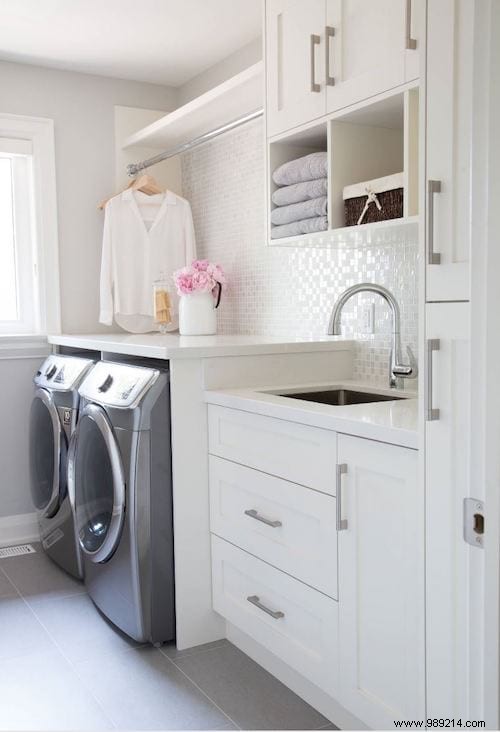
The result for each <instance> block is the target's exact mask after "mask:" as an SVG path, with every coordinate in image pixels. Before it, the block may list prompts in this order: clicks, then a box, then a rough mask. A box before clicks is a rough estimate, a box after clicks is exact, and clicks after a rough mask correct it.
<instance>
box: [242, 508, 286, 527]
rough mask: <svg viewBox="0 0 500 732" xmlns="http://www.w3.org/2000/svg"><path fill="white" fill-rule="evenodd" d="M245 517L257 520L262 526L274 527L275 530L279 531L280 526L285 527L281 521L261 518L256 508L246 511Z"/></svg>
mask: <svg viewBox="0 0 500 732" xmlns="http://www.w3.org/2000/svg"><path fill="white" fill-rule="evenodd" d="M245 516H250V518H253V519H255V520H256V521H260V522H261V523H262V524H266V526H272V528H273V529H277V528H278V527H279V526H283V524H282V523H281V521H271V519H267V518H265V517H264V516H261V515H260V514H259V513H258V512H257V511H256V510H255V508H249V509H247V510H246V511H245Z"/></svg>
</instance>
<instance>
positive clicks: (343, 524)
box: [335, 463, 347, 531]
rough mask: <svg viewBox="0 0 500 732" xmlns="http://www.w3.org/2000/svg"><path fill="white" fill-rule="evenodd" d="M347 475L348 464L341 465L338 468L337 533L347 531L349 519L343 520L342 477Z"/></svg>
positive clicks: (336, 494)
mask: <svg viewBox="0 0 500 732" xmlns="http://www.w3.org/2000/svg"><path fill="white" fill-rule="evenodd" d="M346 473H347V464H346V463H340V464H339V465H337V466H336V474H337V481H336V491H335V499H336V524H337V531H345V530H346V529H347V519H343V518H342V476H343V475H345V474H346Z"/></svg>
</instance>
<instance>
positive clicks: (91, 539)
mask: <svg viewBox="0 0 500 732" xmlns="http://www.w3.org/2000/svg"><path fill="white" fill-rule="evenodd" d="M68 481H69V494H70V499H71V504H72V507H73V512H74V517H75V526H76V532H77V536H78V540H79V542H80V546H81V548H82V551H83V552H84V554H86V556H87V557H88V558H89V559H90V560H91V561H93V562H96V563H97V562H105V561H107V560H108V559H109V558H110V557H111V556H112V555H113V553H114V552H115V550H116V547H117V546H118V543H119V541H120V536H121V532H122V527H123V520H124V516H125V478H124V471H123V464H122V459H121V454H120V449H119V447H118V444H117V442H116V438H115V435H114V432H113V428H112V426H111V423H110V421H109V419H108V417H107V415H106V413H105V411H104V410H103V409H102V408H101V407H99V406H98V405H96V404H89V405H87V406H86V407H85V408H84V410H83V412H82V414H81V416H80V419H79V421H78V427H77V429H76V431H75V433H74V437H73V440H72V443H71V447H70V454H69V459H68Z"/></svg>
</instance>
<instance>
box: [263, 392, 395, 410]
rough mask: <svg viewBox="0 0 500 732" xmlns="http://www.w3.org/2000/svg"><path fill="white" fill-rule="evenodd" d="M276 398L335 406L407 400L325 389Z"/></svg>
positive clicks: (284, 394)
mask: <svg viewBox="0 0 500 732" xmlns="http://www.w3.org/2000/svg"><path fill="white" fill-rule="evenodd" d="M276 396H283V397H287V398H288V399H301V400H303V401H306V402H317V403H318V404H332V405H334V406H345V405H347V404H368V403H370V402H392V401H396V400H400V399H405V398H406V397H402V396H393V395H392V394H391V395H390V396H389V395H387V394H376V393H373V392H368V391H354V390H353V389H325V390H324V391H304V392H292V393H282V394H277V395H276Z"/></svg>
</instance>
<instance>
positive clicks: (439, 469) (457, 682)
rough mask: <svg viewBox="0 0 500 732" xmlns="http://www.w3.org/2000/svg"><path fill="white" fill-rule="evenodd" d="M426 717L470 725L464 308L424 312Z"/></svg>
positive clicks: (467, 406) (467, 348)
mask: <svg viewBox="0 0 500 732" xmlns="http://www.w3.org/2000/svg"><path fill="white" fill-rule="evenodd" d="M425 330H426V337H427V359H428V363H427V375H428V380H427V388H426V405H425V406H426V423H425V424H426V426H425V478H426V495H427V502H426V507H427V516H426V522H427V556H428V559H427V569H428V571H427V598H428V600H427V669H428V670H427V689H428V699H427V704H428V713H427V716H428V717H439V715H443V714H444V716H445V717H454V716H456V717H457V718H463V719H469V718H471V716H470V713H471V710H470V708H469V701H468V700H469V691H468V668H469V655H470V650H471V649H470V647H469V646H470V627H469V608H470V602H469V592H470V586H469V568H470V567H469V565H470V554H471V553H475V552H481V551H482V550H481V549H479V548H473V547H471V546H470V545H469V544H467V543H466V542H465V541H464V539H463V513H464V499H465V498H466V497H467V496H469V495H470V480H469V476H470V431H471V426H470V389H471V383H470V373H471V353H470V306H469V303H432V304H429V305H428V306H427V313H426V323H425Z"/></svg>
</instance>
